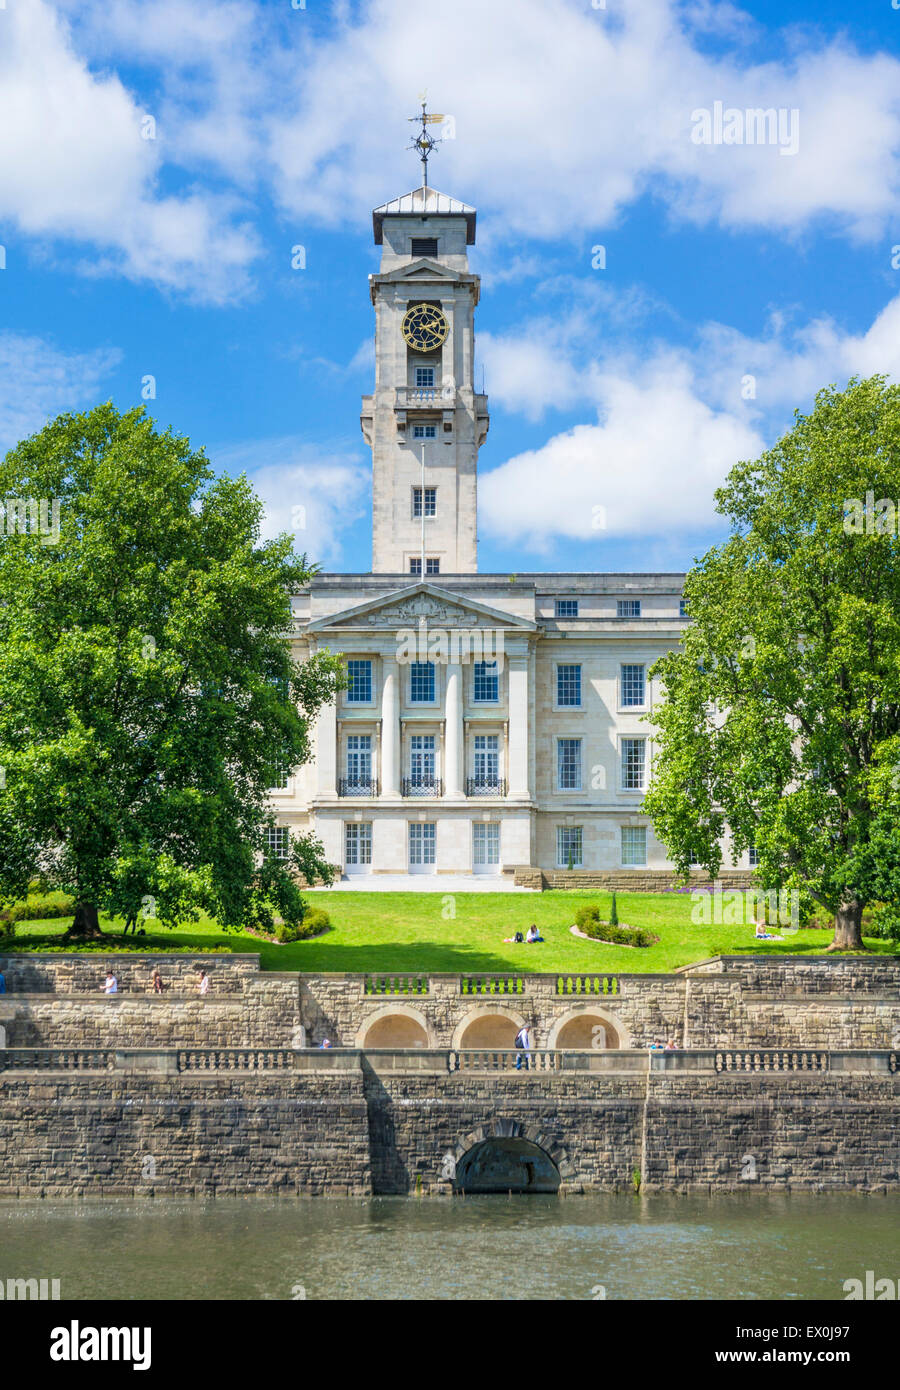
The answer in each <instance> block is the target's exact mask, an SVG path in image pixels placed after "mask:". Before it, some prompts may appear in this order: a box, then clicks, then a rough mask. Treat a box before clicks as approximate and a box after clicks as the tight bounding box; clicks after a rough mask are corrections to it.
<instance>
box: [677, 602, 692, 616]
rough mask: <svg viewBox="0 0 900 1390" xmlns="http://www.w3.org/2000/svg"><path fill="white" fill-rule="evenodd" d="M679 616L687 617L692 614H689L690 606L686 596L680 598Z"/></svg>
mask: <svg viewBox="0 0 900 1390" xmlns="http://www.w3.org/2000/svg"><path fill="white" fill-rule="evenodd" d="M678 616H679V618H687V617H689V616H690V615H689V614H688V606H687V599H686V598H680V599H679V600H678Z"/></svg>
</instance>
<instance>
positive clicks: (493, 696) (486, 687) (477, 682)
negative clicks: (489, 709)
mask: <svg viewBox="0 0 900 1390" xmlns="http://www.w3.org/2000/svg"><path fill="white" fill-rule="evenodd" d="M472 698H473V700H474V701H475V703H476V704H496V702H497V701H498V700H499V698H500V676H499V673H498V671H497V663H496V661H476V662H475V675H474V680H473V685H472Z"/></svg>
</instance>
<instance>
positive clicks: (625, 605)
mask: <svg viewBox="0 0 900 1390" xmlns="http://www.w3.org/2000/svg"><path fill="white" fill-rule="evenodd" d="M640 616H641V601H640V599H639V598H619V599H616V617H617V618H639V617H640Z"/></svg>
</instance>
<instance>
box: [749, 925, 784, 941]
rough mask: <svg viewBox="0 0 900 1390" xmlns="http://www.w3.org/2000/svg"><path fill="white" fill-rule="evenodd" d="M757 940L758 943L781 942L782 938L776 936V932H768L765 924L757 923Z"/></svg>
mask: <svg viewBox="0 0 900 1390" xmlns="http://www.w3.org/2000/svg"><path fill="white" fill-rule="evenodd" d="M755 939H756V940H757V941H781V939H782V938H781V937H780V936H776V935H775V933H774V932H768V931H766V927H765V923H764V922H757V924H756V938H755Z"/></svg>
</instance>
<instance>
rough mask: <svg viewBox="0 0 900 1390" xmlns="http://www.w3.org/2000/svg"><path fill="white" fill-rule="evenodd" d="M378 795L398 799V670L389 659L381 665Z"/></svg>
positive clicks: (394, 658) (395, 660)
mask: <svg viewBox="0 0 900 1390" xmlns="http://www.w3.org/2000/svg"><path fill="white" fill-rule="evenodd" d="M381 795H382V796H385V797H392V798H396V797H399V795H400V668H399V666H398V663H397V658H396V657H393V656H386V657H384V658H383V659H382V662H381Z"/></svg>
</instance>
